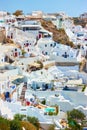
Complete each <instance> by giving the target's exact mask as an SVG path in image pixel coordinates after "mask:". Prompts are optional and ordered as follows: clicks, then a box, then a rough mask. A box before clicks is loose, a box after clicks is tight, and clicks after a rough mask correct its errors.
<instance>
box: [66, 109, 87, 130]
mask: <svg viewBox="0 0 87 130" xmlns="http://www.w3.org/2000/svg"><path fill="white" fill-rule="evenodd" d="M67 118H68V124H69V128H70V130H82V125H79V123H81V124H82V121H83V120H84V119H85V115H84V114H83V113H82V112H81V111H79V110H76V109H73V110H72V111H68V112H67ZM66 130H68V128H67V129H66Z"/></svg>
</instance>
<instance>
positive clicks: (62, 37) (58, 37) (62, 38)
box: [41, 19, 74, 47]
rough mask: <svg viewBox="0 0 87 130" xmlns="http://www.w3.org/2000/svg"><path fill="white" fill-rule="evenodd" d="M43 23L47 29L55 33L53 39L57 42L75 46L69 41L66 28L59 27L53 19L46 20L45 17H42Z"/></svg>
mask: <svg viewBox="0 0 87 130" xmlns="http://www.w3.org/2000/svg"><path fill="white" fill-rule="evenodd" d="M41 25H42V26H43V27H44V28H45V29H46V30H48V31H50V32H52V33H53V40H54V41H55V42H60V43H62V44H65V45H69V46H71V47H74V44H73V43H72V42H71V41H69V38H68V36H67V34H66V33H65V31H64V29H57V28H56V27H55V25H54V24H53V23H52V22H51V21H45V20H43V19H41Z"/></svg>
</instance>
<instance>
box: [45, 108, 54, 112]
mask: <svg viewBox="0 0 87 130" xmlns="http://www.w3.org/2000/svg"><path fill="white" fill-rule="evenodd" d="M44 111H45V112H47V113H48V112H55V108H53V107H47V108H45V110H44Z"/></svg>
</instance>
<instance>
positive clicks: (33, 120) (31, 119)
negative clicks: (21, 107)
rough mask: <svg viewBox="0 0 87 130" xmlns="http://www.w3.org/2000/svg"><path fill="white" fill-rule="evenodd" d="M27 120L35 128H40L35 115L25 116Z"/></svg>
mask: <svg viewBox="0 0 87 130" xmlns="http://www.w3.org/2000/svg"><path fill="white" fill-rule="evenodd" d="M27 120H28V121H29V122H30V123H32V124H33V125H34V126H35V127H36V128H37V130H39V128H40V124H39V120H38V118H36V117H29V116H28V117H27Z"/></svg>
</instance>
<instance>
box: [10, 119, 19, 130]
mask: <svg viewBox="0 0 87 130" xmlns="http://www.w3.org/2000/svg"><path fill="white" fill-rule="evenodd" d="M10 130H21V124H20V121H18V120H12V121H10Z"/></svg>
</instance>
